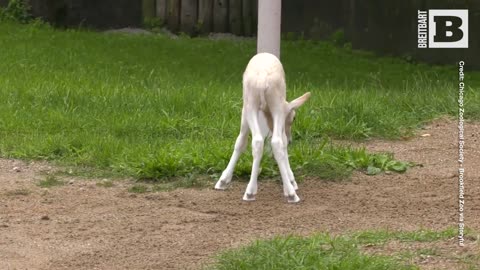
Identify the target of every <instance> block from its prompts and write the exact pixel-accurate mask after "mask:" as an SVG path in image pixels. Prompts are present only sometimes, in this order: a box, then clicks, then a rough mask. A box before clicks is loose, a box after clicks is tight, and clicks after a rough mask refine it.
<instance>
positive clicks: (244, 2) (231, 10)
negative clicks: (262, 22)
mask: <svg viewBox="0 0 480 270" xmlns="http://www.w3.org/2000/svg"><path fill="white" fill-rule="evenodd" d="M257 6H258V0H143V14H144V18H158V20H159V21H160V22H162V23H164V24H166V25H167V27H168V29H169V30H170V31H173V32H184V33H187V34H190V35H196V34H204V33H210V32H219V33H225V32H229V33H233V34H235V35H241V36H252V35H254V34H255V33H256V30H257V29H256V26H257V8H258V7H257Z"/></svg>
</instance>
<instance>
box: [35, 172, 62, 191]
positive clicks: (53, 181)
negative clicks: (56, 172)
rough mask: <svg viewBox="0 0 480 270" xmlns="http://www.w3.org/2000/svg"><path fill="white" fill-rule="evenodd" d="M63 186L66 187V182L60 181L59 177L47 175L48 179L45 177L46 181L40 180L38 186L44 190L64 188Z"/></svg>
mask: <svg viewBox="0 0 480 270" xmlns="http://www.w3.org/2000/svg"><path fill="white" fill-rule="evenodd" d="M63 185H65V182H63V181H62V180H59V179H58V178H57V177H55V176H53V175H47V177H45V180H40V181H39V182H38V186H40V187H43V188H51V187H55V186H63Z"/></svg>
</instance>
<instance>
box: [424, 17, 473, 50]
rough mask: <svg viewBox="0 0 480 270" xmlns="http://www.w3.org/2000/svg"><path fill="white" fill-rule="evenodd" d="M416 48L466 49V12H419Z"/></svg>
mask: <svg viewBox="0 0 480 270" xmlns="http://www.w3.org/2000/svg"><path fill="white" fill-rule="evenodd" d="M418 48H468V10H467V9H430V10H419V11H418Z"/></svg>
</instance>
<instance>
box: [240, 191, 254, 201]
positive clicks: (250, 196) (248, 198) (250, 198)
mask: <svg viewBox="0 0 480 270" xmlns="http://www.w3.org/2000/svg"><path fill="white" fill-rule="evenodd" d="M243 200H244V201H246V202H252V201H255V194H250V193H245V195H243Z"/></svg>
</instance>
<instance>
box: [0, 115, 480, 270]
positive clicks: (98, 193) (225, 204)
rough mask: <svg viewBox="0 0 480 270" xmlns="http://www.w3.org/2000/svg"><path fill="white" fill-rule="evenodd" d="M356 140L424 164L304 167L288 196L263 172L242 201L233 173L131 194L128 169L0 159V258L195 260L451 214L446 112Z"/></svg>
mask: <svg viewBox="0 0 480 270" xmlns="http://www.w3.org/2000/svg"><path fill="white" fill-rule="evenodd" d="M465 130H466V139H467V141H466V148H465V151H466V167H467V169H466V173H465V180H466V186H465V188H466V194H467V196H466V204H465V208H466V211H465V215H466V216H465V219H466V226H468V227H469V228H471V229H473V230H475V231H477V232H478V231H480V170H479V163H480V124H479V123H476V124H467V125H466V127H465ZM425 133H428V134H431V136H428V137H421V136H420V135H421V134H425ZM365 145H366V147H367V148H368V149H369V150H370V151H391V152H394V153H395V155H396V158H398V159H402V160H409V161H414V162H417V163H421V164H423V167H415V168H413V169H411V170H409V171H408V172H407V173H405V174H391V175H385V174H383V175H378V176H366V175H363V174H361V173H355V175H354V176H353V178H352V180H351V181H347V182H343V183H333V182H323V181H319V180H318V179H309V180H306V181H305V182H303V183H301V184H300V190H299V196H300V197H301V198H302V202H301V203H300V204H298V205H290V204H287V203H285V201H284V199H283V198H282V188H281V186H280V184H279V182H269V183H265V182H262V181H261V182H260V190H259V194H258V196H257V201H256V202H254V203H245V202H242V201H241V198H242V194H243V191H244V188H245V186H246V183H239V182H235V183H234V184H233V186H232V187H231V188H230V189H229V190H227V191H225V192H219V191H214V190H210V189H205V190H194V189H186V190H175V191H171V192H160V193H148V194H132V193H128V192H127V187H128V185H130V183H128V181H124V182H122V181H120V182H115V186H114V187H111V188H105V187H99V186H97V185H96V182H95V181H89V180H79V179H74V180H67V181H69V184H67V185H65V186H61V187H54V188H50V189H44V188H40V187H38V186H37V185H36V183H38V181H39V180H40V179H44V178H45V176H44V174H42V172H43V173H44V172H45V171H49V170H53V169H52V168H50V167H49V166H48V164H29V165H27V164H24V163H22V162H19V161H12V160H0V236H1V237H0V269H195V268H198V267H200V266H201V265H202V264H204V263H207V262H209V261H211V256H213V255H214V254H216V253H217V252H218V251H221V250H222V249H224V248H229V247H236V246H240V245H243V244H246V243H248V242H250V241H251V240H253V239H257V238H265V237H269V236H272V235H276V234H288V233H295V234H311V233H314V232H317V231H330V232H333V233H343V232H345V231H347V232H349V231H357V230H364V229H381V228H382V229H385V228H387V229H399V230H415V229H419V228H431V229H445V228H447V227H451V226H457V223H456V221H457V205H458V200H457V197H458V173H457V167H458V165H457V162H456V159H457V149H458V148H457V127H456V123H455V122H453V121H450V120H441V121H440V120H439V121H435V122H434V123H433V124H431V125H430V126H429V127H427V128H426V129H424V130H420V131H419V134H418V136H416V137H415V138H414V139H412V140H409V141H399V142H389V141H372V142H368V143H365ZM14 167H18V169H19V170H20V172H16V171H14V170H13V169H14ZM455 242H456V241H455V240H454V239H452V241H451V245H452V246H455ZM455 248H456V247H454V249H455ZM433 269H440V268H436V267H434V268H433Z"/></svg>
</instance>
